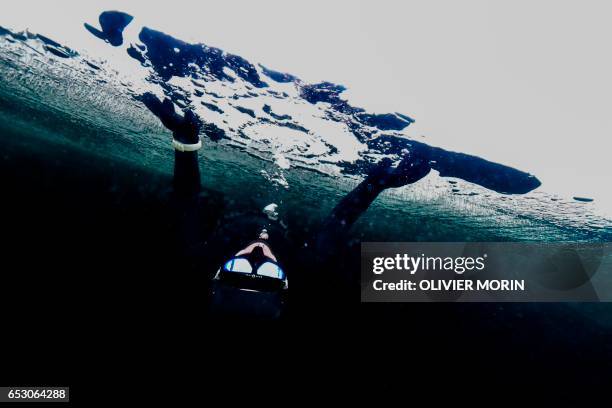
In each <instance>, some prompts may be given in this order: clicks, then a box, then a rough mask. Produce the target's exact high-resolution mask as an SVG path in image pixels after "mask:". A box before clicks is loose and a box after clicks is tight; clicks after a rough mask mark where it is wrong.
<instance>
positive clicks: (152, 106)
mask: <svg viewBox="0 0 612 408" xmlns="http://www.w3.org/2000/svg"><path fill="white" fill-rule="evenodd" d="M139 99H140V100H141V101H142V102H143V103H144V104H145V105H146V106H147V108H149V110H150V111H151V112H152V113H153V114H154V115H155V116H157V117H158V118H159V119H160V120H161V122H162V124H163V125H164V126H165V127H166V128H168V129H169V130H170V131H171V132H172V137H173V140H172V145H173V147H174V149H175V151H174V176H173V193H174V195H175V200H176V204H177V206H178V208H177V209H178V211H177V213H178V216H179V220H178V221H177V223H178V224H179V234H180V237H179V241H181V244H180V245H181V246H182V248H183V250H184V251H186V252H191V251H198V248H197V245H199V243H200V240H199V237H198V233H199V231H198V222H197V221H196V220H197V219H198V217H199V215H200V214H199V213H200V210H199V205H198V196H199V194H200V191H201V183H200V169H199V163H198V150H199V149H200V148H201V147H202V141H201V139H200V136H199V132H200V130H201V129H202V126H203V123H202V121H201V120H200V119H199V118H198V117H197V116H196V115H195V114H194V113H193V112H192V111H191V110H189V109H184V111H183V115H180V114H178V113H176V111H175V109H174V104H173V102H172V101H171V100H170V99H168V98H166V99H164V101H163V102H162V101H160V100H159V99H158V98H157V97H156V96H154V95H153V94H151V93H146V94H144V95H142V96H141V97H140V98H139ZM430 170H431V168H430V165H429V162H428V161H427V160H425V159H422V158H419V157H411V156H406V157H405V158H404V159H403V160H401V162H400V163H399V164H398V165H397V166H396V167H394V166H393V165H392V161H391V160H390V159H388V158H385V159H383V160H381V161H380V162H379V163H378V164H377V165H375V166H374V167H373V168H372V169H371V170H370V171H369V172H368V175H367V176H366V178H365V179H364V180H363V181H362V182H361V183H360V184H359V185H358V186H357V187H356V188H355V189H353V190H352V191H351V192H350V193H348V194H347V195H346V196H345V197H344V198H343V199H342V200H341V201H340V202H339V203H338V204H337V205H336V206H335V208H334V209H333V210H332V212H331V214H330V215H329V216H328V217H327V219H326V220H325V222H324V223H323V225H322V228H321V229H320V230H319V231H318V233H316V234H314V236H313V237H312V239H311V240H310V241H311V244H310V245H309V246H308V247H309V250H310V251H315V254H316V256H314V257H312V256H308V257H307V258H308V259H309V260H310V262H315V263H318V264H319V265H326V263H327V262H328V261H329V260H330V259H331V258H332V257H333V255H334V254H335V253H336V252H335V248H337V247H338V243H339V242H341V241H342V239H343V238H344V237H345V235H346V233H347V232H348V230H349V229H350V228H351V226H352V225H353V224H354V223H355V221H357V219H358V218H359V217H360V216H361V214H363V213H364V212H365V211H366V210H367V209H368V207H369V206H370V204H371V203H372V202H373V201H374V200H375V199H376V197H378V195H379V194H380V193H382V192H383V191H385V190H386V189H388V188H398V187H402V186H405V185H407V184H411V183H415V182H417V181H419V180H420V179H422V178H423V177H425V176H426V175H427V174H428V173H429V171H430ZM313 259H316V260H313ZM316 269H319V270H320V269H321V268H316ZM287 289H288V279H287V274H286V273H285V271H284V269H283V267H282V265H281V263H280V262H279V260H278V258H277V256H276V255H275V253H274V251H273V250H272V248H271V246H270V244H269V234H268V231H267V230H265V229H262V230H261V231H260V233H259V235H258V236H257V238H256V239H255V240H254V241H252V242H250V243H248V244H247V245H246V246H245V247H244V248H242V249H240V250H238V251H236V253H235V255H234V256H232V257H231V258H230V259H228V260H227V261H226V262H224V263H223V264H222V266H221V267H220V268H219V270H218V271H217V273H216V274H215V276H214V278H213V285H212V296H211V299H212V300H211V309H212V310H214V311H215V312H219V313H221V314H224V315H225V314H230V315H235V314H244V313H246V314H248V315H253V316H256V317H273V318H276V317H279V316H280V313H281V311H282V308H283V303H284V301H285V298H286V293H287Z"/></svg>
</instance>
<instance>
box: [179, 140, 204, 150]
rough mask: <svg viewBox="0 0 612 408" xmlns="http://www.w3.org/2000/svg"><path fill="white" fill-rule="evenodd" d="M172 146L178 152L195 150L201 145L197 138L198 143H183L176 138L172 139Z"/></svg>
mask: <svg viewBox="0 0 612 408" xmlns="http://www.w3.org/2000/svg"><path fill="white" fill-rule="evenodd" d="M172 146H173V147H174V149H175V150H178V151H179V152H195V151H196V150H200V148H201V147H202V141H201V140H198V143H193V144H185V143H181V142H179V141H177V140H176V139H172Z"/></svg>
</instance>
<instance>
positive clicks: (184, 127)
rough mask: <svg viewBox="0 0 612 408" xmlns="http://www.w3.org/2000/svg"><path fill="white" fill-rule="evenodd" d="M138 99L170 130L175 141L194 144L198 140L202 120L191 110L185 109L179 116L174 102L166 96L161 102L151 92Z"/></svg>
mask: <svg viewBox="0 0 612 408" xmlns="http://www.w3.org/2000/svg"><path fill="white" fill-rule="evenodd" d="M139 99H140V100H141V101H142V102H143V103H144V104H145V105H146V107H147V108H149V110H150V111H151V112H152V113H153V114H154V115H155V116H157V117H158V118H159V119H160V120H161V122H162V123H163V125H164V126H165V127H167V128H168V129H169V130H171V131H172V136H173V137H174V139H175V140H176V141H177V142H181V143H184V144H195V143H198V142H199V141H200V136H199V133H200V128H201V127H202V122H201V121H200V119H199V118H198V117H197V116H196V115H195V113H193V112H192V111H191V110H185V111H184V115H183V116H181V115H179V114H178V113H176V112H175V110H174V104H173V103H172V101H171V100H170V99H168V98H166V99H164V101H163V102H161V101H160V100H159V99H157V97H156V96H155V95H153V94H152V93H148V92H147V93H145V94H144V95H142V96H140V97H139Z"/></svg>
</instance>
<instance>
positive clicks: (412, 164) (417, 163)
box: [323, 156, 431, 235]
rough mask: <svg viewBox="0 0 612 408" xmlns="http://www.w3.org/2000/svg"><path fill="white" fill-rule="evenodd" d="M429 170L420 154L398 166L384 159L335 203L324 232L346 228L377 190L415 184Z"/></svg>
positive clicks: (334, 233)
mask: <svg viewBox="0 0 612 408" xmlns="http://www.w3.org/2000/svg"><path fill="white" fill-rule="evenodd" d="M430 170H431V168H430V166H429V162H428V161H427V160H426V159H425V158H421V157H416V156H407V157H405V158H404V159H403V160H402V161H401V162H400V163H399V164H398V166H397V167H393V166H392V163H391V160H389V159H383V160H382V161H381V162H380V163H379V164H378V165H377V166H376V167H374V168H373V169H372V170H371V171H370V173H369V174H368V176H367V177H366V179H365V180H364V181H362V182H361V183H360V184H359V185H358V186H357V187H356V188H355V189H354V190H353V191H351V192H350V193H348V194H347V195H346V196H345V197H344V198H343V199H342V200H341V201H340V202H339V203H338V205H336V207H335V208H334V209H333V211H332V213H331V214H330V216H329V217H328V219H327V221H326V222H325V224H324V231H323V232H324V233H326V234H327V233H329V234H332V235H336V234H338V233H343V232H346V231H348V230H349V229H350V228H351V226H352V225H353V224H354V223H355V221H357V220H358V219H359V217H360V216H361V214H363V213H364V212H365V211H366V210H367V209H368V207H370V204H372V202H374V200H375V199H376V198H377V197H378V195H379V194H380V193H382V192H383V191H385V190H386V189H388V188H397V187H402V186H405V185H407V184H412V183H415V182H417V181H419V180H420V179H422V178H423V177H425V176H426V175H427V174H428V173H429V171H430Z"/></svg>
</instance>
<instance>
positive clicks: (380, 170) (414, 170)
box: [367, 155, 431, 189]
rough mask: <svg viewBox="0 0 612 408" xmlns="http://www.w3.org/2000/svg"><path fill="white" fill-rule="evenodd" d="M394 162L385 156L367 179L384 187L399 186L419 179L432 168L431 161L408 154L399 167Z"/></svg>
mask: <svg viewBox="0 0 612 408" xmlns="http://www.w3.org/2000/svg"><path fill="white" fill-rule="evenodd" d="M392 164H393V162H392V161H391V159H389V158H387V157H385V158H384V159H382V160H381V162H380V163H378V165H376V167H374V169H372V171H370V174H368V177H367V180H369V182H370V183H371V184H373V185H376V186H378V187H380V188H382V189H386V188H397V187H402V186H405V185H407V184H412V183H415V182H417V181H419V180H420V179H422V178H423V177H425V176H426V175H427V174H429V171H430V170H431V167H430V165H429V161H428V160H426V159H425V158H422V157H419V156H412V155H411V156H406V157H405V158H404V159H403V160H402V161H401V162H400V163H399V164H398V165H397V167H393V166H392Z"/></svg>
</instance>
